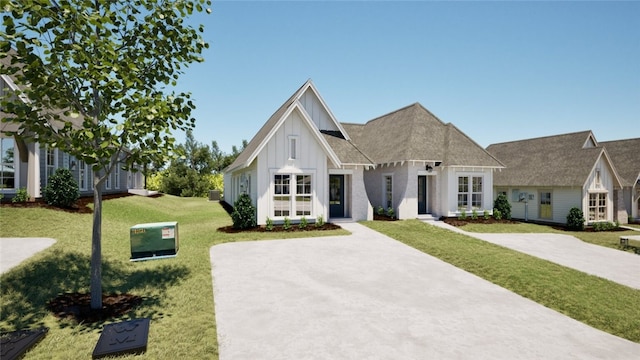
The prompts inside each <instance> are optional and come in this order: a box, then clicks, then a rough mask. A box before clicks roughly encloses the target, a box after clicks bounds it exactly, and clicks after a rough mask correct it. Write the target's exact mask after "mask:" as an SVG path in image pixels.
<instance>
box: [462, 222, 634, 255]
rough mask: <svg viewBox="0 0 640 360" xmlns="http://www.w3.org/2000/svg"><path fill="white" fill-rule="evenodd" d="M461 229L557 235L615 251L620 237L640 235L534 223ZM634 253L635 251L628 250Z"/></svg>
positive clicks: (618, 247)
mask: <svg viewBox="0 0 640 360" xmlns="http://www.w3.org/2000/svg"><path fill="white" fill-rule="evenodd" d="M460 229H462V230H464V231H468V232H475V233H491V234H496V233H500V234H504V233H557V234H565V235H571V236H574V237H576V238H578V239H580V240H582V241H584V242H588V243H591V244H596V245H600V246H606V247H610V248H614V249H621V247H620V236H623V235H640V232H638V231H634V230H626V231H566V230H561V229H558V228H555V227H553V226H549V225H538V224H532V223H515V224H467V225H464V226H461V227H460ZM629 244H630V245H634V246H638V247H640V241H636V240H629ZM627 251H629V252H633V250H627Z"/></svg>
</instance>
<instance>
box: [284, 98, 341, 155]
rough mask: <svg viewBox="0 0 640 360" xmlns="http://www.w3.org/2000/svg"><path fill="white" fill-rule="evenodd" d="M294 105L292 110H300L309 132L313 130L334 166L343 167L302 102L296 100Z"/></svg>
mask: <svg viewBox="0 0 640 360" xmlns="http://www.w3.org/2000/svg"><path fill="white" fill-rule="evenodd" d="M293 104H294V105H293V106H292V107H291V109H290V110H291V111H293V109H298V111H299V112H300V115H301V116H302V119H304V121H305V122H306V124H307V126H308V127H309V130H311V133H312V134H313V136H314V137H315V138H316V140H318V142H319V143H320V145H321V146H322V148H323V149H324V151H325V153H326V154H327V156H329V159H330V160H331V162H332V163H333V165H334V166H336V167H341V166H342V163H341V162H340V159H339V158H338V155H336V153H335V152H334V151H333V149H332V148H331V146H329V143H328V142H327V140H325V138H324V137H323V136H322V135H321V134H320V130H319V129H318V127H316V124H315V123H314V122H313V120H311V116H309V113H307V111H306V110H305V109H304V107H303V106H302V104H300V101H299V100H298V99H296V101H294V102H293ZM291 111H287V114H290V113H291Z"/></svg>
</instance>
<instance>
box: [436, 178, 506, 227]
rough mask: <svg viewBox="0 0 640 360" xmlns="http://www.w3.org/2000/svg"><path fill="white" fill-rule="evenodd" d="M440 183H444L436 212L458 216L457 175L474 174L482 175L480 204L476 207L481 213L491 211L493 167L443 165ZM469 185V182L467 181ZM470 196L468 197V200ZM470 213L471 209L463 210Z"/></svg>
mask: <svg viewBox="0 0 640 360" xmlns="http://www.w3.org/2000/svg"><path fill="white" fill-rule="evenodd" d="M442 176H443V178H442V183H443V185H444V189H443V192H442V193H441V199H442V201H441V203H440V208H439V211H438V213H439V214H442V215H444V216H449V217H450V216H459V215H460V214H461V211H460V210H459V209H458V177H460V176H476V177H478V176H479V177H482V179H483V180H482V206H481V207H480V208H479V209H477V211H478V214H479V215H481V214H482V213H483V212H484V210H487V211H489V212H490V213H492V212H493V199H494V196H493V169H485V168H472V167H469V168H465V167H445V168H444V169H443V170H442ZM469 186H470V187H471V183H469ZM470 201H471V198H469V202H470ZM465 211H466V213H467V215H470V213H471V209H466V210H465Z"/></svg>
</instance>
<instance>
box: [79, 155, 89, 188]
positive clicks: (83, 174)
mask: <svg viewBox="0 0 640 360" xmlns="http://www.w3.org/2000/svg"><path fill="white" fill-rule="evenodd" d="M78 187H79V188H80V190H87V163H85V162H84V161H82V160H78Z"/></svg>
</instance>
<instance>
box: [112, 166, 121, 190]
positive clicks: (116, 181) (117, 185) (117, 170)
mask: <svg viewBox="0 0 640 360" xmlns="http://www.w3.org/2000/svg"><path fill="white" fill-rule="evenodd" d="M114 170H115V171H114V173H113V182H114V184H113V185H114V188H115V189H120V166H119V165H116V168H115V169H114Z"/></svg>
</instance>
